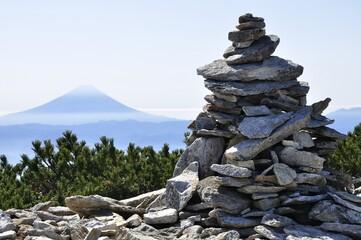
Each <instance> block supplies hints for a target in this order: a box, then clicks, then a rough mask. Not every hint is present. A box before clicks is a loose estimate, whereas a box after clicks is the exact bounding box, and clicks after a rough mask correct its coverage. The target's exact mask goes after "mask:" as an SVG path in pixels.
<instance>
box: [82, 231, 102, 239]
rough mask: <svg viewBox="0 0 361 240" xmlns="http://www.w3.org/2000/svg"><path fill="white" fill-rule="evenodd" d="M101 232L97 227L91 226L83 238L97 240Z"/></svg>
mask: <svg viewBox="0 0 361 240" xmlns="http://www.w3.org/2000/svg"><path fill="white" fill-rule="evenodd" d="M101 234H102V232H101V231H100V230H99V229H96V228H92V229H91V230H90V231H89V232H88V234H87V235H86V237H85V238H84V240H98V238H99V237H100V235H101Z"/></svg>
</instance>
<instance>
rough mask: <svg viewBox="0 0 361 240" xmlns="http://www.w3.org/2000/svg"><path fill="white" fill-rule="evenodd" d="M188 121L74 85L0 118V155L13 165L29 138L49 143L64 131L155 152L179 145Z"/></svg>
mask: <svg viewBox="0 0 361 240" xmlns="http://www.w3.org/2000/svg"><path fill="white" fill-rule="evenodd" d="M189 123H190V121H185V120H177V119H173V118H167V117H163V116H156V115H151V114H148V113H144V112H141V111H138V110H136V109H133V108H131V107H128V106H126V105H124V104H122V103H120V102H118V101H116V100H114V99H112V98H111V97H109V96H107V95H106V94H104V93H102V92H100V91H99V90H97V89H96V88H94V87H90V86H87V87H80V88H77V89H75V90H73V91H71V92H69V93H67V94H65V95H63V96H61V97H58V98H56V99H54V100H53V101H50V102H48V103H46V104H43V105H41V106H39V107H36V108H32V109H29V110H27V111H23V112H19V113H14V114H9V115H6V116H3V117H0V154H5V155H6V156H7V157H8V160H9V162H10V163H12V164H14V163H17V162H19V161H20V155H21V154H28V155H30V156H33V153H32V150H31V147H32V145H31V143H32V141H34V140H41V141H43V140H47V139H50V140H51V141H52V142H53V143H55V140H56V139H57V138H59V137H61V136H62V133H63V132H64V131H66V130H71V131H72V132H73V133H75V134H76V135H77V136H78V139H79V140H85V141H86V142H87V144H88V146H90V147H92V146H93V145H94V143H97V142H99V138H100V137H102V136H106V137H108V138H113V139H114V142H115V145H116V146H117V147H118V148H120V149H125V148H126V147H127V146H128V145H129V143H135V144H136V145H138V146H153V147H154V149H156V150H160V148H161V147H162V146H163V145H164V143H167V144H169V146H170V148H171V149H176V148H184V147H185V146H184V144H183V139H184V133H185V132H187V131H188V129H187V126H188V125H189Z"/></svg>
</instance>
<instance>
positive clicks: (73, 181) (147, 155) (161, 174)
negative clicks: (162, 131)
mask: <svg viewBox="0 0 361 240" xmlns="http://www.w3.org/2000/svg"><path fill="white" fill-rule="evenodd" d="M32 145H33V148H32V150H33V151H34V153H35V156H34V157H33V158H32V159H31V158H29V157H28V156H27V155H22V156H21V159H22V160H21V163H19V164H17V165H15V166H11V165H10V164H8V162H7V159H6V157H5V156H0V160H1V164H0V180H1V182H0V209H8V208H12V207H15V208H27V207H30V206H32V205H35V204H36V203H38V202H44V201H48V200H53V201H54V202H55V203H56V204H60V205H63V204H64V200H65V198H66V197H68V196H73V195H91V194H99V195H102V196H107V197H111V198H115V199H123V198H128V197H133V196H136V195H139V194H141V193H145V192H149V191H153V190H157V189H160V188H163V187H165V184H166V181H167V179H169V178H170V177H171V176H172V174H173V169H174V166H175V164H176V162H177V160H178V159H179V157H180V155H181V153H182V150H173V151H172V152H170V150H169V146H168V145H167V144H164V146H163V148H162V149H161V150H160V151H159V152H156V151H154V149H153V147H151V146H148V147H144V148H141V147H136V146H135V145H134V144H132V143H130V144H129V146H128V148H127V149H126V150H125V151H122V150H119V149H117V148H116V147H115V146H114V141H113V139H108V138H106V137H101V138H100V142H99V143H97V144H95V145H94V148H90V147H88V146H87V145H86V142H85V141H78V139H77V137H76V135H75V134H73V133H72V132H71V131H66V132H64V133H63V136H62V137H60V138H58V139H57V140H56V146H54V144H53V143H52V142H51V141H50V140H46V141H44V142H41V141H38V140H36V141H34V142H33V143H32Z"/></svg>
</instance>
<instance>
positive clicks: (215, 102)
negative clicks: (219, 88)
mask: <svg viewBox="0 0 361 240" xmlns="http://www.w3.org/2000/svg"><path fill="white" fill-rule="evenodd" d="M204 100H206V101H207V102H208V103H211V104H213V105H216V106H217V107H222V108H236V107H237V104H236V103H235V102H228V101H226V100H223V99H219V98H217V97H216V96H215V95H212V94H210V95H206V96H205V97H204Z"/></svg>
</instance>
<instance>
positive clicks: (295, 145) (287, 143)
mask: <svg viewBox="0 0 361 240" xmlns="http://www.w3.org/2000/svg"><path fill="white" fill-rule="evenodd" d="M282 145H283V146H285V147H293V148H296V149H297V150H302V149H303V146H301V145H300V144H299V143H298V142H294V141H291V140H282Z"/></svg>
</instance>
